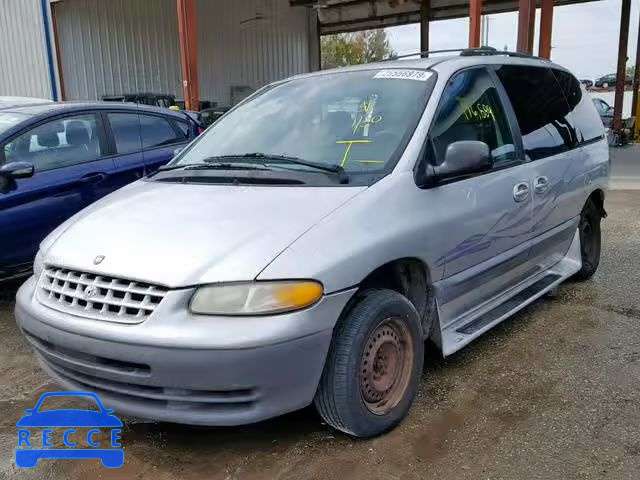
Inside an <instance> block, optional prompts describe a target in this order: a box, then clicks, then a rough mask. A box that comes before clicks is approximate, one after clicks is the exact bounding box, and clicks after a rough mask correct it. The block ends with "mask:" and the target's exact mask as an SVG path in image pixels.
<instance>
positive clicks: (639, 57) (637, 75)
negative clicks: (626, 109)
mask: <svg viewBox="0 0 640 480" xmlns="http://www.w3.org/2000/svg"><path fill="white" fill-rule="evenodd" d="M637 42H638V43H637V46H636V70H635V72H634V75H633V103H632V104H631V116H632V117H635V116H636V115H637V113H638V86H639V85H638V84H639V83H640V26H639V27H638V40H637ZM636 125H638V122H636ZM637 130H638V129H637V128H636V131H637Z"/></svg>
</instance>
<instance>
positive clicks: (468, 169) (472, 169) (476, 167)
mask: <svg viewBox="0 0 640 480" xmlns="http://www.w3.org/2000/svg"><path fill="white" fill-rule="evenodd" d="M492 165H493V162H492V161H491V152H490V151H489V145H487V144H486V143H484V142H479V141H476V140H462V141H459V142H453V143H452V144H450V145H449V146H448V147H447V153H446V154H445V157H444V162H442V164H440V165H438V166H437V167H434V168H433V170H434V174H435V176H436V177H437V178H438V179H439V180H444V179H446V178H452V177H459V176H461V175H469V174H472V173H479V172H484V171H487V170H489V169H490V168H491V167H492Z"/></svg>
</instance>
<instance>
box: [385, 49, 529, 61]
mask: <svg viewBox="0 0 640 480" xmlns="http://www.w3.org/2000/svg"><path fill="white" fill-rule="evenodd" d="M454 52H460V56H461V57H473V56H483V55H507V56H509V57H519V58H540V57H536V56H535V55H531V54H529V53H522V52H511V51H508V50H498V49H496V48H493V47H489V46H484V47H479V48H448V49H445V50H429V51H425V52H415V53H406V54H403V55H394V56H392V57H389V58H385V59H383V60H381V61H382V62H388V61H392V60H399V59H401V58H409V57H415V56H417V55H419V56H421V57H422V56H428V55H431V54H432V53H454Z"/></svg>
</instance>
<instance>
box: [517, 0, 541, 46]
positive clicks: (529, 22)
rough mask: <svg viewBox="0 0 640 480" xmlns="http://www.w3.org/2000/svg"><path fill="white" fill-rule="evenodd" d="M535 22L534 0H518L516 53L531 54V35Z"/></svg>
mask: <svg viewBox="0 0 640 480" xmlns="http://www.w3.org/2000/svg"><path fill="white" fill-rule="evenodd" d="M535 20H536V0H519V3H518V46H517V50H518V52H522V53H533V35H534V30H535Z"/></svg>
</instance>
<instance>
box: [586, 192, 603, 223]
mask: <svg viewBox="0 0 640 480" xmlns="http://www.w3.org/2000/svg"><path fill="white" fill-rule="evenodd" d="M589 200H591V201H592V202H593V203H594V204H595V206H596V207H597V208H598V210H600V216H601V217H602V218H606V217H607V212H606V211H605V209H604V191H602V190H600V189H597V190H594V191H593V192H591V195H589V198H588V199H587V202H588V201H589Z"/></svg>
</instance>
